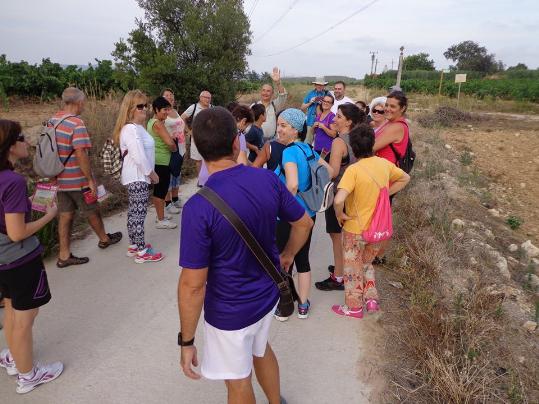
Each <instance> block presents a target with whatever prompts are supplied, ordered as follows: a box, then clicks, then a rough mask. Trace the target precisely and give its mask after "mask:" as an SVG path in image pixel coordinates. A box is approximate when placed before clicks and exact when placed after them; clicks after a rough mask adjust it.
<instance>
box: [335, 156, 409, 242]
mask: <svg viewBox="0 0 539 404" xmlns="http://www.w3.org/2000/svg"><path fill="white" fill-rule="evenodd" d="M369 175H372V176H373V177H374V179H376V181H377V182H378V183H379V184H380V185H389V184H391V183H392V182H395V181H397V180H398V179H399V178H401V177H402V176H403V175H404V171H402V170H401V169H400V168H398V167H397V166H395V164H393V163H391V162H389V161H387V160H386V159H383V158H381V157H376V156H375V157H369V158H364V159H361V160H359V161H358V162H357V163H354V164H352V165H350V166H349V167H348V168H347V169H346V171H345V172H344V175H343V177H342V179H341V181H340V182H339V185H338V188H342V189H345V190H346V191H348V192H349V195H348V197H347V198H346V200H345V202H344V205H345V210H346V214H347V215H348V216H351V217H353V219H352V220H347V221H346V222H344V230H346V231H347V232H349V233H354V234H361V233H362V232H363V231H365V230H366V229H367V228H368V227H369V223H370V222H371V218H372V215H373V213H374V209H375V208H376V202H377V200H378V195H379V193H380V190H379V188H378V185H377V184H376V183H375V182H374V180H373V179H372V178H371V177H370V176H369Z"/></svg>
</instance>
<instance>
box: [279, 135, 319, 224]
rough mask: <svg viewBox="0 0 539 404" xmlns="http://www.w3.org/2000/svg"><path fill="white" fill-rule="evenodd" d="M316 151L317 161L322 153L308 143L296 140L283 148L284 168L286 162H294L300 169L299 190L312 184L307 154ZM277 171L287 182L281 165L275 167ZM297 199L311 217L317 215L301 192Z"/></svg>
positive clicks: (284, 182) (283, 180)
mask: <svg viewBox="0 0 539 404" xmlns="http://www.w3.org/2000/svg"><path fill="white" fill-rule="evenodd" d="M313 153H314V156H315V159H316V161H318V159H319V158H320V155H319V154H318V153H317V152H315V151H314V150H312V149H311V148H310V147H309V146H308V145H306V144H305V143H301V142H295V143H293V144H291V145H289V146H288V147H287V148H286V149H284V150H283V156H282V160H281V161H282V168H283V169H284V167H285V165H286V163H293V164H295V165H296V166H297V169H298V191H305V190H307V189H308V188H309V187H310V186H311V169H310V168H309V163H307V156H311V155H312V154H313ZM275 173H276V174H277V175H278V176H279V178H280V179H281V181H282V182H283V184H286V177H285V173H284V172H283V171H282V170H281V166H280V165H279V166H278V167H277V168H276V169H275ZM296 200H297V201H298V202H299V204H300V205H301V206H303V209H305V211H306V212H307V214H308V215H309V216H310V217H313V216H315V215H316V212H315V211H314V210H311V209H309V207H308V206H307V204H306V203H305V201H304V200H303V199H302V198H301V196H300V195H299V193H297V194H296Z"/></svg>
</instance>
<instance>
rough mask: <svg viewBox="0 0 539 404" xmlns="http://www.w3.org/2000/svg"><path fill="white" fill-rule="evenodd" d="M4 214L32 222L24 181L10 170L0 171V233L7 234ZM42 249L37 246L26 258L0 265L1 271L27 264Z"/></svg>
mask: <svg viewBox="0 0 539 404" xmlns="http://www.w3.org/2000/svg"><path fill="white" fill-rule="evenodd" d="M6 213H24V221H25V223H28V222H30V221H31V220H32V204H31V203H30V200H29V199H28V193H27V190H26V179H25V178H24V177H23V176H22V175H20V174H18V173H16V172H14V171H11V170H2V171H0V232H1V233H4V234H7V229H6ZM42 250H43V248H42V247H41V246H39V247H38V248H36V249H35V250H34V251H32V252H31V253H30V254H28V255H27V256H26V257H22V258H20V259H18V260H17V261H15V262H12V263H10V264H4V265H0V269H1V270H5V269H11V268H15V267H18V266H20V265H23V264H25V263H26V262H29V261H30V260H32V259H34V258H35V257H37V256H38V255H39V254H41V252H42Z"/></svg>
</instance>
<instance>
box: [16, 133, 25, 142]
mask: <svg viewBox="0 0 539 404" xmlns="http://www.w3.org/2000/svg"><path fill="white" fill-rule="evenodd" d="M17 142H24V135H23V134H22V133H21V134H19V135H18V136H17Z"/></svg>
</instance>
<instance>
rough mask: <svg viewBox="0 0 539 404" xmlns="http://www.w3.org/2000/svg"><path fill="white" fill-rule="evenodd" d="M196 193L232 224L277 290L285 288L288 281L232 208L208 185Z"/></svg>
mask: <svg viewBox="0 0 539 404" xmlns="http://www.w3.org/2000/svg"><path fill="white" fill-rule="evenodd" d="M198 194H200V195H201V196H202V197H204V198H205V199H206V200H207V201H208V202H209V203H211V204H212V205H213V207H214V208H215V209H217V210H218V211H219V212H220V213H221V214H222V215H223V217H224V218H225V219H226V220H227V221H228V222H229V223H230V224H231V225H232V227H233V228H234V230H236V232H237V233H238V234H239V235H240V237H241V238H242V239H243V241H244V242H245V244H246V245H247V247H248V248H249V250H251V252H252V253H253V255H254V256H255V258H256V259H257V260H258V262H259V263H260V265H261V266H262V268H264V270H265V271H266V273H267V274H268V276H269V277H270V278H271V279H272V280H273V282H275V284H276V285H277V286H278V287H279V290H283V291H284V290H287V288H288V282H287V281H286V280H285V278H284V277H283V275H282V274H281V271H279V270H278V269H277V267H275V265H274V264H273V261H272V260H271V259H270V258H269V257H268V254H267V253H266V252H265V251H264V249H263V248H262V246H261V245H260V243H259V242H258V241H257V240H256V238H255V237H254V236H253V234H252V233H251V232H250V231H249V229H248V228H247V226H246V225H245V223H244V222H243V220H241V218H240V217H239V216H238V215H237V214H236V212H234V211H233V210H232V208H231V207H230V206H229V205H228V204H227V203H226V202H225V201H224V200H223V199H222V198H221V197H220V196H219V195H217V193H215V191H213V190H212V189H211V188H208V187H202V188H201V189H200V190H199V191H198Z"/></svg>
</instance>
